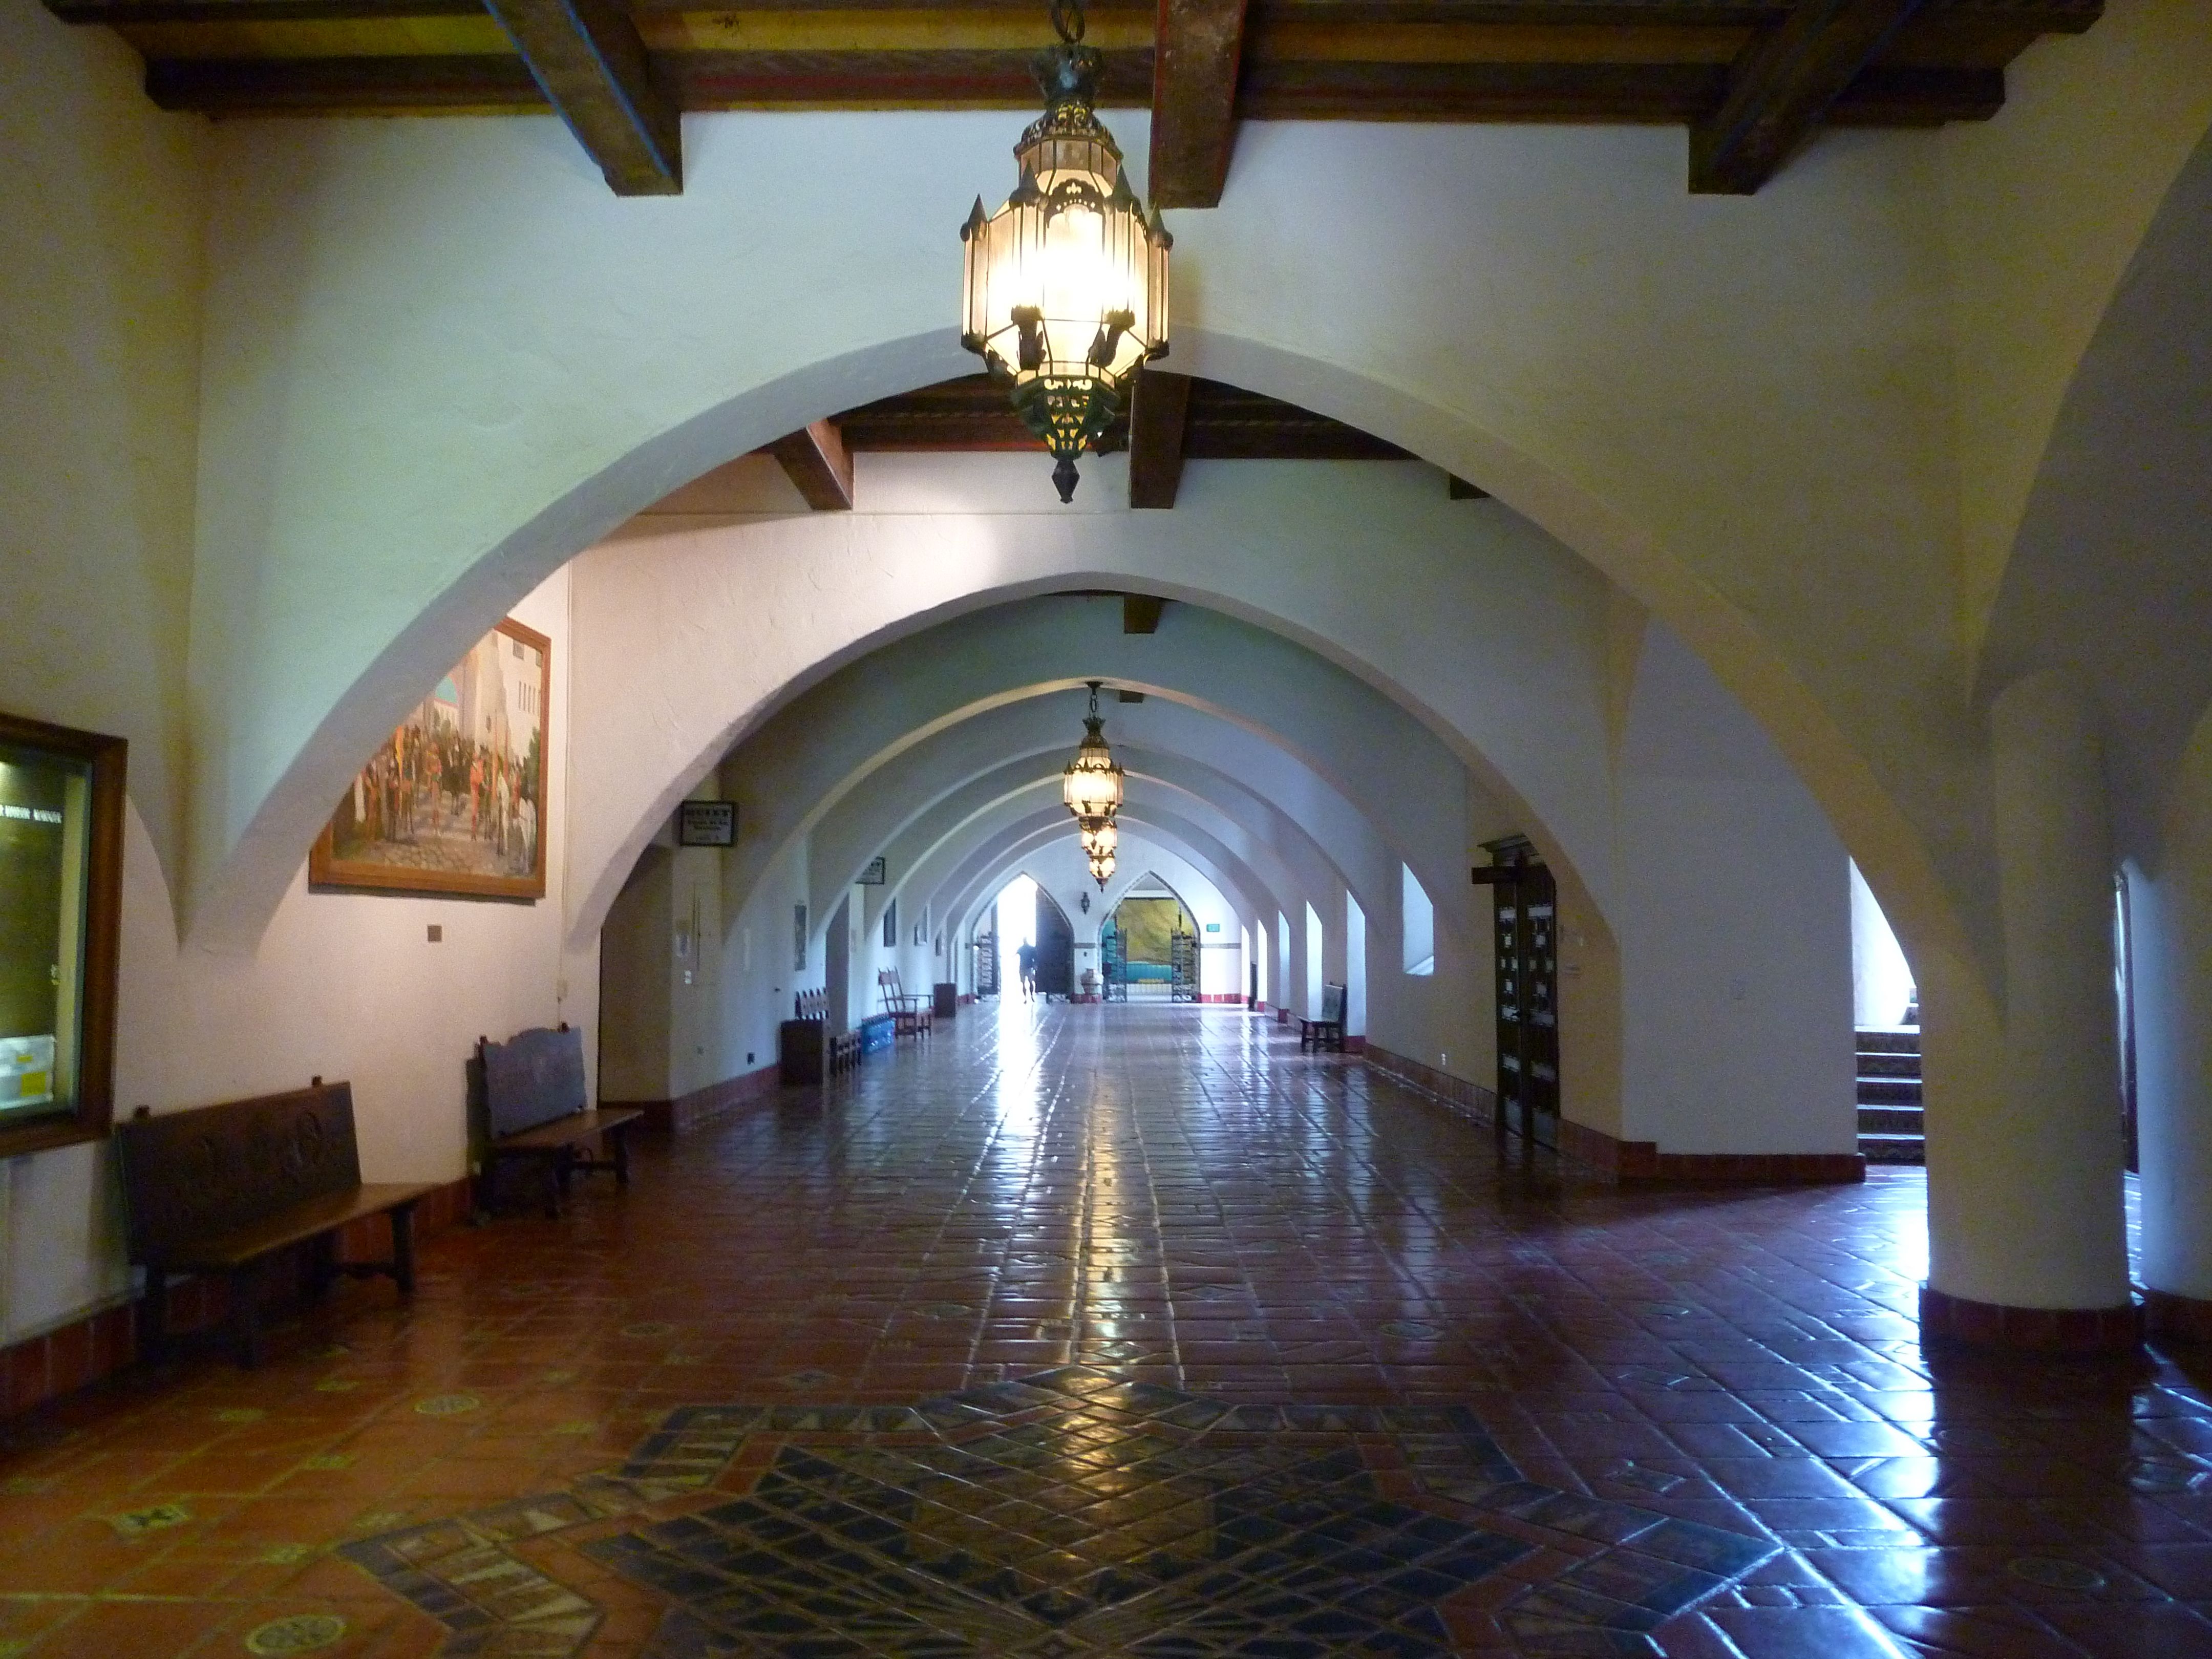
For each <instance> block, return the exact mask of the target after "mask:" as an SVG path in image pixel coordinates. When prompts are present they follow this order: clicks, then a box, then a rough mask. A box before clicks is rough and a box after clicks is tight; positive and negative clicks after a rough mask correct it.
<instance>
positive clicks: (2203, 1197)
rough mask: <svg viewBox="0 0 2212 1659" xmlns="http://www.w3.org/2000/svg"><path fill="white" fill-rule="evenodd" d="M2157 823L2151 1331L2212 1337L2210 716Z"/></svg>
mask: <svg viewBox="0 0 2212 1659" xmlns="http://www.w3.org/2000/svg"><path fill="white" fill-rule="evenodd" d="M2128 896H2129V920H2130V924H2131V926H2130V933H2131V934H2132V942H2133V949H2132V951H2131V952H2130V955H2131V956H2132V957H2133V961H2132V963H2131V967H2132V970H2133V980H2134V985H2135V994H2136V1126H2137V1133H2138V1140H2137V1152H2138V1157H2139V1161H2140V1163H2141V1166H2142V1244H2143V1255H2142V1279H2143V1288H2144V1291H2145V1292H2146V1297H2147V1299H2148V1303H2149V1307H2148V1313H2149V1316H2150V1327H2151V1329H2152V1331H2153V1332H2154V1333H2155V1334H2159V1335H2160V1336H2165V1337H2179V1338H2185V1339H2193V1340H2198V1341H2212V955H2208V953H2212V723H2209V724H2208V726H2205V727H2200V728H2199V730H2198V732H2197V738H2196V740H2195V741H2194V742H2193V743H2191V745H2190V748H2189V751H2188V753H2187V755H2186V756H2185V757H2184V759H2183V762H2182V765H2181V768H2180V771H2179V776H2178V778H2177V780H2176V781H2175V784H2174V788H2173V793H2172V797H2171V799H2169V800H2168V801H2167V803H2166V814H2165V820H2164V822H2163V823H2162V824H2161V825H2160V838H2159V848H2158V853H2157V855H2156V858H2155V860H2154V864H2153V867H2152V868H2150V869H2148V870H2146V871H2142V872H2130V881H2129V884H2128Z"/></svg>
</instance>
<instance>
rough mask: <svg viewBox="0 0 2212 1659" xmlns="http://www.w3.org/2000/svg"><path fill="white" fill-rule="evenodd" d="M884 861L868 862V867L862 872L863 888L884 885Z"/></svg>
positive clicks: (871, 860)
mask: <svg viewBox="0 0 2212 1659" xmlns="http://www.w3.org/2000/svg"><path fill="white" fill-rule="evenodd" d="M883 884H884V861H883V860H881V859H870V860H868V867H867V868H866V869H865V870H863V871H861V872H860V885H861V886H863V887H881V886H882V885H883Z"/></svg>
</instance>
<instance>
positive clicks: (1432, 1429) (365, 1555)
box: [0, 1005, 2212, 1659]
mask: <svg viewBox="0 0 2212 1659" xmlns="http://www.w3.org/2000/svg"><path fill="white" fill-rule="evenodd" d="M638 1164H639V1170H638V1174H637V1178H636V1180H635V1184H634V1185H633V1187H632V1188H631V1190H630V1192H629V1194H628V1195H627V1196H625V1197H617V1195H615V1194H613V1193H612V1192H611V1191H609V1190H606V1189H605V1188H604V1186H601V1187H600V1188H599V1190H596V1191H594V1192H592V1194H589V1195H588V1196H586V1197H585V1198H583V1199H581V1200H580V1201H579V1202H578V1203H577V1204H576V1205H575V1206H574V1207H573V1208H572V1210H571V1212H570V1214H569V1215H568V1218H566V1219H565V1220H562V1221H560V1222H547V1221H544V1220H540V1219H538V1218H534V1217H529V1216H522V1215H518V1216H516V1217H514V1218H503V1219H501V1220H499V1221H497V1222H495V1224H493V1225H490V1226H489V1227H486V1228H483V1229H480V1230H464V1231H459V1232H457V1233H453V1234H449V1235H447V1236H445V1237H441V1238H439V1239H437V1240H435V1242H433V1243H432V1244H431V1245H430V1246H429V1248H428V1250H427V1251H426V1253H425V1272H424V1274H423V1282H422V1288H421V1290H420V1291H419V1293H418V1294H417V1296H416V1298H415V1301H414V1304H413V1306H412V1307H411V1308H408V1309H405V1310H401V1309H399V1308H398V1306H397V1304H395V1301H394V1299H393V1297H392V1293H391V1291H390V1288H389V1286H387V1285H381V1284H379V1285H348V1286H345V1287H343V1288H342V1289H341V1290H340V1291H339V1292H338V1293H337V1295H336V1296H335V1297H334V1298H333V1300H332V1302H331V1304H328V1305H327V1306H326V1307H325V1308H323V1309H320V1310H316V1311H314V1312H313V1313H312V1314H309V1315H307V1316H303V1317H301V1318H300V1319H298V1320H296V1321H295V1322H294V1323H292V1324H291V1325H289V1327H286V1328H284V1329H283V1330H281V1331H280V1332H279V1333H278V1334H277V1336H276V1340H275V1343H274V1353H273V1357H272V1358H271V1361H270V1364H268V1365H267V1366H266V1367H264V1369H263V1370H261V1371H259V1372H258V1373H254V1374H250V1375H249V1374H246V1373H242V1372H240V1371H238V1370H234V1369H233V1368H232V1367H230V1366H229V1365H228V1364H226V1363H224V1362H223V1361H222V1359H221V1358H219V1357H217V1356H215V1355H213V1354H210V1355H208V1356H206V1357H204V1358H191V1359H186V1360H184V1361H181V1362H179V1363H177V1364H173V1365H172V1366H171V1367H170V1368H168V1369H167V1370H165V1371H162V1372H159V1373H154V1372H149V1371H143V1370H142V1371H140V1372H137V1373H134V1374H132V1375H131V1376H129V1377H128V1378H127V1379H125V1380H124V1381H122V1382H119V1383H115V1384H112V1385H110V1386H107V1387H105V1388H102V1389H95V1390H93V1391H91V1392H88V1393H87V1394H84V1395H79V1396H77V1397H76V1398H75V1399H73V1400H71V1401H66V1402H64V1403H62V1404H61V1405H59V1406H58V1407H52V1408H49V1409H48V1410H46V1412H44V1413H41V1414H40V1415H39V1416H37V1417H35V1418H33V1419H24V1420H21V1421H19V1422H17V1423H15V1425H11V1426H10V1428H9V1430H8V1431H7V1432H6V1436H5V1440H6V1449H5V1451H4V1454H0V1656H11V1655H17V1654H35V1655H38V1656H40V1659H54V1656H63V1655H87V1656H103V1659H105V1656H147V1659H161V1656H167V1655H173V1654H185V1653H190V1654H192V1655H195V1656H204V1655H230V1654H239V1653H262V1654H270V1653H306V1652H316V1653H325V1654H330V1655H334V1656H335V1655H341V1654H343V1655H376V1656H383V1659H397V1656H404V1655H424V1654H431V1653H441V1652H442V1653H445V1654H449V1655H483V1656H532V1659H566V1656H571V1655H587V1656H603V1655H617V1654H621V1655H646V1656H651V1659H694V1656H710V1655H740V1654H742V1655H755V1654H761V1655H779V1656H820V1659H829V1656H847V1655H850V1656H855V1659H863V1656H907V1659H921V1656H932V1659H935V1656H945V1659H951V1656H989V1659H997V1656H1001V1655H1021V1656H1036V1659H1048V1656H1076V1655H1085V1656H1097V1655H1124V1654H1126V1655H1133V1656H1146V1659H1203V1656H1214V1655H1240V1656H1251V1659H1302V1656H1323V1655H1335V1654H1363V1655H1364V1654H1376V1655H1402V1656H1415V1655H1445V1654H1454V1653H1523V1654H1530V1655H1534V1654H1599V1653H1602V1654H1635V1653H1645V1654H1650V1653H1664V1654H1668V1655H1674V1656H1729V1655H1749V1656H1753V1659H1765V1656H1775V1659H1781V1656H1792V1655H1799V1654H1805V1655H1814V1654H1817V1655H1820V1656H1822V1659H1850V1656H1857V1655H1862V1654H1889V1653H1898V1652H1905V1653H1913V1652H1923V1653H1945V1654H1949V1653H1957V1654H1969V1655H1984V1656H1992V1659H2039V1656H2043V1655H2082V1654H2098V1655H2116V1656H2117V1655H2144V1656H2159V1659H2180V1656H2188V1655H2196V1654H2212V1622H2208V1620H2209V1619H2212V1406H2208V1404H2207V1395H2206V1393H2205V1391H2204V1389H2203V1383H2202V1379H2203V1376H2204V1372H2203V1369H2201V1368H2198V1369H2195V1370H2185V1369H2184V1363H2185V1362H2183V1361H2180V1360H2177V1359H2175V1358H2172V1357H2167V1356H2156V1357H2154V1358H2151V1359H2148V1360H2146V1361H2144V1362H2142V1363H2139V1364H2138V1363H2130V1364H2027V1363H2022V1362H1996V1361H1987V1360H1977V1359H1962V1358H1941V1359H1931V1358H1929V1357H1927V1356H1923V1354H1922V1352H1920V1349H1919V1346H1918V1344H1917V1340H1916V1332H1915V1328H1914V1325H1913V1322H1912V1320H1911V1316H1910V1310H1911V1307H1912V1304H1913V1294H1914V1286H1915V1284H1916V1282H1917V1276H1918V1274H1919V1273H1920V1271H1921V1269H1922V1266H1923V1220H1922V1213H1923V1185H1922V1182H1921V1180H1920V1177H1919V1173H1918V1172H1917V1171H1907V1170H1895V1171H1878V1172H1877V1173H1876V1176H1875V1179H1873V1180H1872V1181H1870V1182H1868V1184H1867V1185H1865V1186H1864V1187H1852V1188H1826V1189H1817V1190H1798V1191H1784V1192H1778V1191H1765V1192H1710V1191H1708V1192H1672V1193H1638V1194H1621V1193H1617V1192H1613V1191H1609V1190H1607V1189H1604V1188H1597V1187H1595V1186H1589V1185H1585V1184H1582V1183H1579V1182H1576V1181H1574V1180H1573V1179H1571V1178H1566V1177H1563V1176H1561V1175H1560V1174H1559V1172H1558V1171H1557V1170H1553V1169H1550V1168H1547V1167H1538V1168H1534V1169H1531V1168H1525V1167H1521V1166H1519V1165H1517V1164H1516V1165H1510V1166H1503V1167H1502V1166H1501V1165H1500V1164H1498V1160H1497V1158H1496V1156H1495V1154H1494V1152H1493V1149H1492V1143H1491V1141H1490V1139H1489V1138H1488V1136H1487V1135H1486V1133H1482V1132H1480V1131H1478V1130H1476V1129H1474V1128H1472V1127H1469V1126H1468V1125H1466V1124H1465V1123H1463V1122H1462V1121H1459V1120H1457V1119H1455V1118H1454V1117H1452V1116H1451V1115H1449V1114H1448V1113H1446V1112H1445V1111H1444V1110H1443V1109H1441V1108H1440V1107H1438V1106H1437V1105H1435V1104H1433V1103H1431V1102H1429V1101H1427V1100H1425V1098H1423V1097H1419V1096H1416V1095H1413V1094H1412V1093H1410V1092H1408V1091H1405V1090H1403V1089H1401V1088H1399V1087H1398V1086H1396V1085H1394V1084H1392V1083H1390V1082H1389V1081H1388V1080H1387V1079H1381V1078H1379V1077H1376V1075H1374V1074H1372V1073H1368V1072H1366V1071H1365V1070H1364V1069H1363V1068H1362V1067H1360V1066H1358V1065H1357V1064H1356V1063H1347V1062H1346V1061H1344V1060H1340V1059H1337V1058H1334V1057H1330V1058H1326V1059H1316V1058H1312V1057H1304V1058H1301V1057H1300V1056H1299V1055H1298V1054H1297V1052H1296V1048H1295V1044H1293V1043H1291V1042H1287V1041H1285V1039H1284V1038H1283V1037H1282V1036H1280V1035H1279V1031H1278V1030H1277V1028H1275V1027H1274V1026H1273V1025H1272V1024H1263V1023H1261V1022H1260V1021H1257V1020H1254V1019H1251V1018H1249V1017H1247V1016H1244V1015H1243V1014H1242V1013H1241V1012H1234V1011H1217V1010H1206V1011H1203V1012H1201V1011H1199V1010H1194V1009H1190V1008H1187V1007H1186V1008H1172V1007H1157V1006H1153V1007H1147V1006H1141V1005H1139V1006H1127V1007H1119V1008H1112V1009H1098V1008H1085V1009H1073V1010H1069V1009H1064V1008H1061V1009H1051V1010H1036V1009H1030V1008H1025V1007H1022V1006H1015V1007H1013V1008H1012V1009H1009V1010H1007V1011H1006V1012H1005V1014H1004V1015H1003V1016H1001V1015H1000V1014H999V1013H998V1012H995V1011H993V1010H991V1009H989V1008H988V1007H986V1008H984V1009H982V1010H980V1011H979V1010H974V1009H971V1010H968V1011H964V1012H963V1014H962V1016H961V1018H959V1019H957V1021H954V1022H952V1023H951V1024H949V1025H945V1026H940V1027H939V1031H938V1033H937V1035H936V1036H934V1037H933V1039H932V1040H931V1041H930V1042H929V1043H928V1044H927V1046H926V1047H923V1046H919V1045H915V1044H912V1043H902V1044H901V1045H900V1047H899V1048H898V1050H897V1052H896V1054H895V1055H892V1056H890V1057H886V1058H884V1059H880V1060H876V1061H873V1062H872V1063H871V1064H870V1065H869V1066H867V1067H866V1068H865V1069H864V1070H863V1072H862V1073H860V1078H859V1079H858V1080H857V1081H856V1082H854V1083H851V1084H849V1085H846V1086H845V1087H843V1088H842V1089H841V1090H840V1091H837V1092H836V1093H835V1094H833V1095H832V1096H831V1097H829V1099H828V1100H827V1101H826V1102H824V1101H823V1100H822V1099H821V1098H820V1097H815V1096H807V1097H799V1096H795V1095H794V1096H793V1097H787V1099H786V1100H785V1101H783V1102H781V1103H777V1104H775V1105H771V1106H765V1107H763V1108H760V1109H757V1110H755V1111H753V1112H752V1113H751V1114H750V1115H746V1116H744V1117H742V1118H738V1119H736V1120H733V1121H729V1122H726V1123H725V1124H722V1125H720V1126H716V1127H711V1128H708V1129H707V1130H705V1131H702V1132H699V1133H693V1134H691V1135H688V1136H685V1137H684V1138H682V1139H677V1140H674V1141H672V1142H667V1143H664V1144H660V1145H657V1146H655V1145H648V1146H646V1147H645V1148H644V1149H643V1150H642V1152H641V1157H640V1158H639V1159H638ZM2187 1363H2189V1364H2192V1365H2194V1364H2195V1362H2193V1361H2191V1362H2187Z"/></svg>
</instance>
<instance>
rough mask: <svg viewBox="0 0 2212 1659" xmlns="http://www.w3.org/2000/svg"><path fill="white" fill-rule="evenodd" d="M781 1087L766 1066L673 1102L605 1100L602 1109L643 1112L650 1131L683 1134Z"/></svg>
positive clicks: (692, 1092)
mask: <svg viewBox="0 0 2212 1659" xmlns="http://www.w3.org/2000/svg"><path fill="white" fill-rule="evenodd" d="M780 1086H781V1085H779V1084H778V1082H777V1081H776V1068H775V1066H762V1067H761V1068H760V1069H759V1070H758V1071H757V1072H740V1073H738V1075H737V1076H735V1077H732V1078H725V1079H722V1081H720V1083H710V1084H708V1085H707V1086H706V1087H705V1088H703V1089H694V1090H693V1091H691V1092H690V1094H688V1095H678V1097H676V1098H675V1099H673V1100H603V1101H601V1102H600V1103H599V1106H600V1109H602V1110H605V1111H615V1110H620V1111H636V1112H643V1113H644V1114H645V1127H647V1128H648V1129H657V1130H659V1131H661V1132H663V1133H676V1134H681V1133H683V1132H684V1130H686V1129H695V1128H696V1127H699V1125H701V1124H702V1123H709V1122H712V1121H714V1119H716V1118H718V1117H722V1116H724V1115H727V1114H728V1113H731V1112H734V1111H736V1110H737V1109H738V1108H740V1107H742V1106H747V1105H750V1104H751V1103H753V1102H754V1101H757V1100H763V1099H765V1098H767V1097H769V1096H771V1095H773V1094H775V1091H776V1090H777V1089H778V1088H779V1087H780Z"/></svg>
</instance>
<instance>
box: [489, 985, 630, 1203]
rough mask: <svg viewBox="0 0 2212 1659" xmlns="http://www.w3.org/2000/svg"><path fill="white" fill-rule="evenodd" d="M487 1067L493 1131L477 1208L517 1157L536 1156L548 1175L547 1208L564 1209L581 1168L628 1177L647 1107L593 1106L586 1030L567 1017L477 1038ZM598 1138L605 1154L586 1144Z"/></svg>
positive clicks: (624, 1181) (623, 1181) (623, 1180)
mask: <svg viewBox="0 0 2212 1659" xmlns="http://www.w3.org/2000/svg"><path fill="white" fill-rule="evenodd" d="M477 1060H478V1063H479V1064H480V1065H481V1066H483V1098H484V1120H485V1127H486V1130H487V1133H488V1134H489V1139H488V1141H487V1143H486V1145H485V1146H484V1150H483V1162H482V1164H481V1167H480V1169H479V1170H478V1173H477V1210H478V1211H480V1212H483V1213H486V1214H489V1212H490V1210H491V1200H492V1187H493V1181H494V1176H495V1173H496V1171H497V1170H498V1169H499V1166H500V1165H501V1164H503V1163H505V1162H507V1160H509V1159H513V1158H526V1159H529V1160H531V1161H532V1162H533V1163H535V1164H537V1165H538V1168H539V1169H540V1170H542V1171H543V1172H544V1177H545V1213H546V1214H547V1215H548V1216H549V1217H555V1216H558V1215H559V1214H560V1213H561V1200H562V1199H564V1198H565V1197H567V1196H568V1183H569V1181H570V1179H571V1177H572V1176H574V1174H575V1172H576V1171H577V1170H607V1171H609V1172H611V1174H612V1175H613V1176H614V1178H615V1185H616V1186H617V1187H628V1186H629V1141H628V1139H626V1137H627V1135H628V1133H629V1127H630V1125H631V1124H633V1123H635V1122H637V1121H639V1120H640V1119H641V1118H642V1117H644V1115H645V1114H644V1113H643V1112H640V1111H635V1110H618V1111H611V1112H602V1111H597V1110H594V1109H592V1106H591V1104H590V1103H589V1100H588V1098H587V1092H586V1089H585V1086H584V1034H583V1033H582V1032H581V1031H579V1030H573V1029H571V1028H570V1027H569V1026H568V1025H567V1024H562V1025H561V1026H560V1027H559V1028H558V1029H557V1030H546V1029H544V1027H543V1026H539V1027H537V1028H534V1029H532V1030H527V1031H523V1032H520V1033H519V1034H517V1035H516V1036H513V1037H512V1038H510V1039H509V1040H508V1041H507V1042H493V1041H491V1039H490V1038H489V1037H479V1038H477ZM593 1142H597V1143H599V1146H600V1147H601V1148H602V1149H603V1151H604V1152H605V1156H603V1157H599V1158H594V1157H592V1156H591V1155H590V1154H589V1152H587V1151H586V1148H587V1147H588V1146H590V1145H591V1144H592V1143H593Z"/></svg>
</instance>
